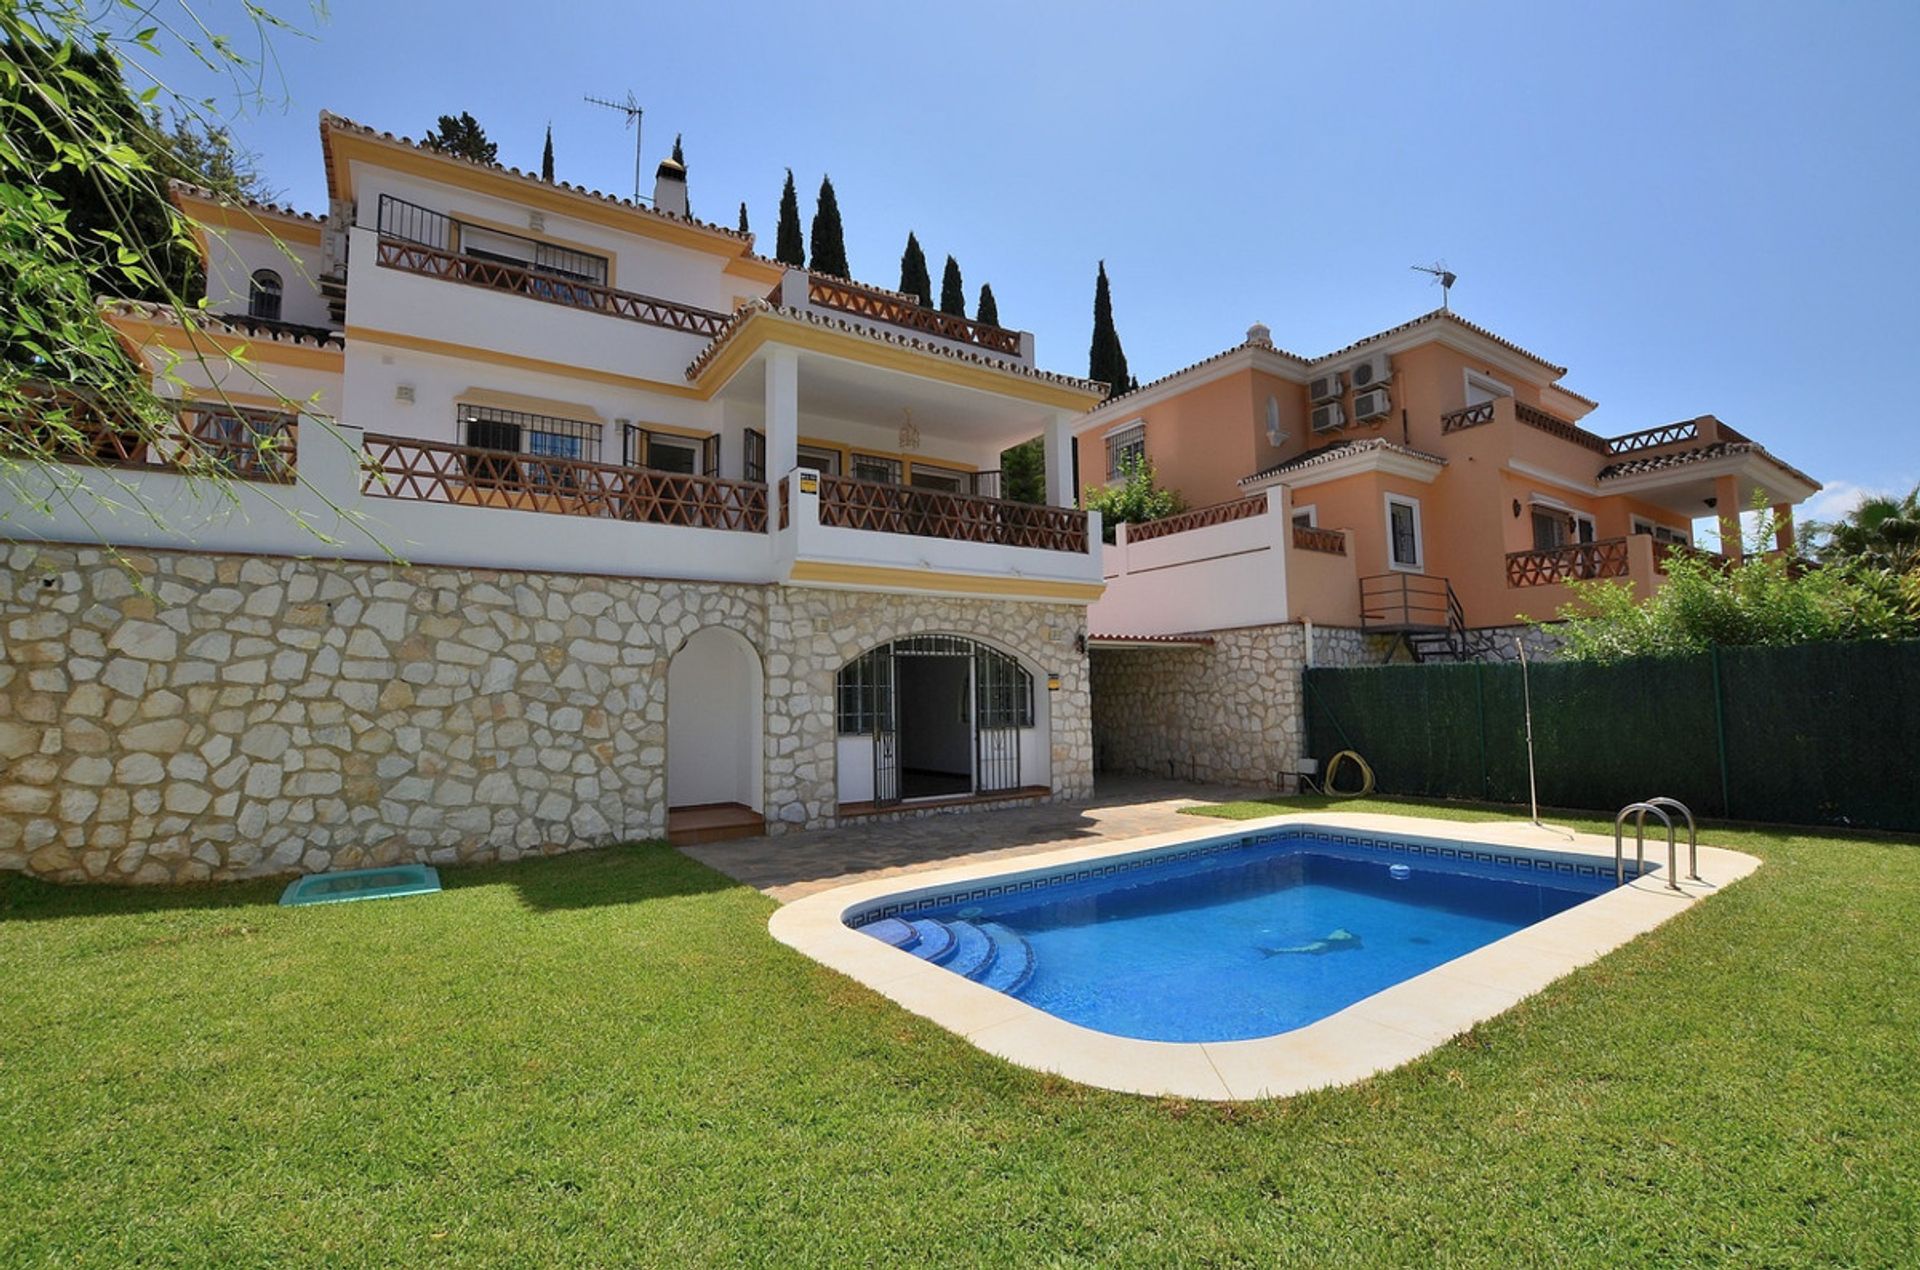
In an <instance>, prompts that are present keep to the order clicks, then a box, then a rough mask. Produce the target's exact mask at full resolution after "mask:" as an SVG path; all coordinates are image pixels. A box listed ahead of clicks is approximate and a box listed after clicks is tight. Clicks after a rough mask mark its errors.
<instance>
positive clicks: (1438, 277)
mask: <svg viewBox="0 0 1920 1270" xmlns="http://www.w3.org/2000/svg"><path fill="white" fill-rule="evenodd" d="M1411 268H1412V269H1413V271H1414V272H1415V273H1430V274H1432V275H1433V280H1434V281H1435V282H1437V283H1439V284H1440V307H1441V308H1443V309H1445V308H1449V307H1451V306H1449V305H1448V303H1447V300H1448V295H1449V293H1450V292H1451V291H1452V290H1453V284H1454V283H1455V282H1456V281H1458V278H1457V277H1456V276H1455V274H1454V272H1453V270H1451V269H1449V268H1447V262H1446V261H1444V260H1436V261H1434V262H1433V263H1432V264H1430V265H1413V266H1411Z"/></svg>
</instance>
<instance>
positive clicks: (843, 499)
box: [820, 472, 1087, 555]
mask: <svg viewBox="0 0 1920 1270" xmlns="http://www.w3.org/2000/svg"><path fill="white" fill-rule="evenodd" d="M820 523H821V524H822V525H828V526H832V527H833V528H836V529H869V530H874V531H876V532H878V533H886V534H912V535H914V536H916V537H920V538H948V539H952V540H953V541H956V542H984V543H993V544H995V545H998V546H1002V547H1037V548H1039V549H1040V550H1042V551H1071V552H1075V553H1078V554H1080V555H1085V554H1086V551H1087V514H1086V513H1085V512H1083V511H1081V510H1079V509H1078V508H1074V507H1044V506H1039V505H1036V504H1033V503H1016V502H1011V501H1009V500H1007V499H1003V498H978V497H975V496H974V495H971V494H948V493H943V492H941V491H939V490H930V489H914V488H912V487H910V486H905V485H885V484H882V483H880V482H878V481H862V480H856V479H854V478H853V477H848V476H833V475H830V474H828V473H825V472H823V473H821V474H820Z"/></svg>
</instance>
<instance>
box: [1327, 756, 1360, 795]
mask: <svg viewBox="0 0 1920 1270" xmlns="http://www.w3.org/2000/svg"><path fill="white" fill-rule="evenodd" d="M1348 759H1352V760H1353V761H1354V762H1355V763H1356V764H1358V765H1359V767H1360V776H1361V780H1360V788H1359V789H1351V790H1349V789H1335V788H1334V787H1333V777H1334V773H1336V772H1338V771H1339V770H1340V764H1342V763H1344V762H1346V761H1347V760H1348ZM1320 788H1321V790H1322V791H1324V792H1325V794H1326V796H1327V797H1328V798H1365V797H1366V796H1367V795H1368V794H1371V793H1372V792H1373V769H1372V768H1371V767H1369V766H1367V760H1365V759H1363V758H1361V757H1360V755H1359V753H1358V752H1356V751H1354V750H1341V751H1340V752H1339V753H1338V754H1336V755H1334V756H1333V758H1332V760H1331V761H1330V762H1328V764H1327V770H1326V771H1325V772H1323V773H1322V774H1321V776H1320Z"/></svg>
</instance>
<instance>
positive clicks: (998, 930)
mask: <svg viewBox="0 0 1920 1270" xmlns="http://www.w3.org/2000/svg"><path fill="white" fill-rule="evenodd" d="M980 929H981V931H982V932H983V933H984V934H985V935H986V937H987V938H988V939H990V940H992V941H993V948H994V955H993V962H992V964H991V965H989V966H988V967H987V969H986V972H985V973H984V974H981V975H978V976H976V977H977V978H978V979H979V980H980V982H981V983H983V984H985V985H986V986H987V987H989V988H992V989H993V990H994V991H996V992H1004V993H1006V994H1007V995H1008V996H1017V995H1019V992H1020V989H1022V988H1024V987H1026V986H1027V980H1029V979H1031V978H1033V945H1032V944H1029V943H1028V942H1027V940H1026V936H1024V935H1022V934H1020V933H1019V932H1018V931H1014V930H1008V929H1007V928H1006V927H1005V926H1002V925H1001V924H1000V923H999V922H982V923H981V924H980Z"/></svg>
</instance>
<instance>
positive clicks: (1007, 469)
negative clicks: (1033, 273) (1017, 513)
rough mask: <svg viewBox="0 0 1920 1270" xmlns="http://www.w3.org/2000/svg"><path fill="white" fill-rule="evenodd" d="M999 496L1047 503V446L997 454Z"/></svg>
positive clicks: (1032, 444)
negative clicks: (998, 461)
mask: <svg viewBox="0 0 1920 1270" xmlns="http://www.w3.org/2000/svg"><path fill="white" fill-rule="evenodd" d="M989 297H991V293H989ZM1000 496H1001V497H1002V498H1010V499H1012V500H1013V501H1014V502H1016V503H1044V502H1046V501H1047V446H1046V442H1045V440H1044V439H1043V438H1041V437H1035V438H1034V439H1033V440H1031V441H1022V442H1021V443H1020V444H1019V445H1016V446H1013V447H1012V448H1010V449H1006V450H1002V451H1001V452H1000Z"/></svg>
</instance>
